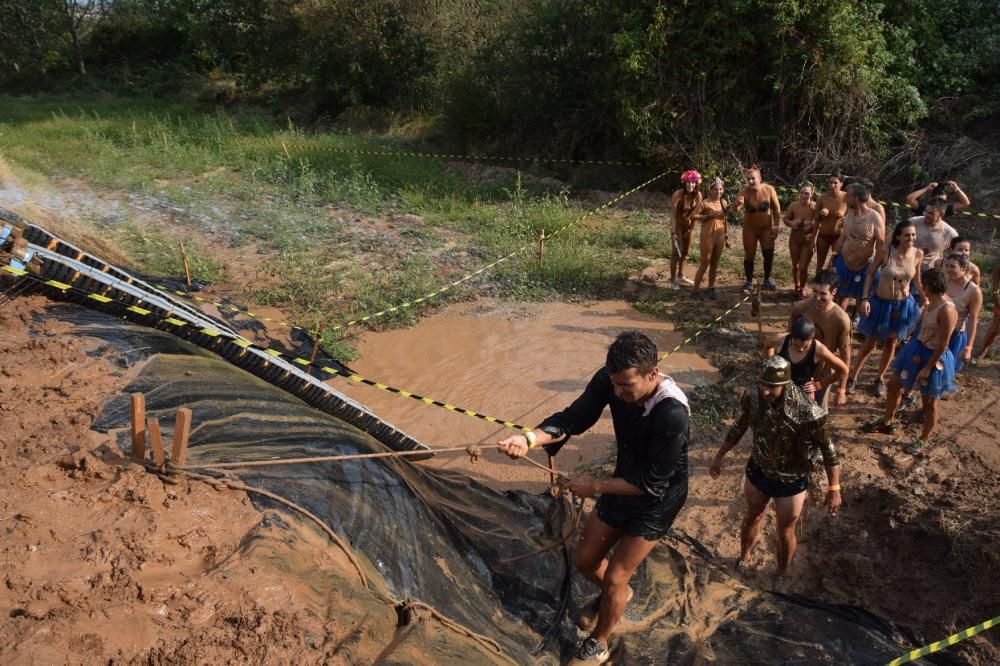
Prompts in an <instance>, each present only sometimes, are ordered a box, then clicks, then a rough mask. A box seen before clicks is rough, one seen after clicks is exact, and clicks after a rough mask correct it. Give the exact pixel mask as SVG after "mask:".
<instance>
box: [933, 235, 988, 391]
mask: <svg viewBox="0 0 1000 666" xmlns="http://www.w3.org/2000/svg"><path fill="white" fill-rule="evenodd" d="M942 270H943V271H944V274H945V276H946V277H947V278H948V291H947V294H948V298H950V299H951V302H952V303H954V304H955V310H956V311H957V312H958V321H957V322H956V324H955V330H954V331H953V332H952V334H951V340H950V341H949V343H948V349H950V350H951V353H952V354H954V355H955V372H958V371H959V370H961V369H962V367H963V366H964V365H965V362H966V361H971V360H972V345H973V344H974V343H975V341H976V332H977V329H978V328H979V314H980V312H982V309H983V292H982V290H980V289H979V287H978V286H977V285H976V283H975V282H973V281H972V277H971V276H970V275H969V260H968V259H967V258H966V257H965V255H964V254H962V253H960V252H953V253H952V254H949V255H948V256H947V258H945V260H944V263H943V266H942Z"/></svg>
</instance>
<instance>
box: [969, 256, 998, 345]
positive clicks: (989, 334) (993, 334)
mask: <svg viewBox="0 0 1000 666" xmlns="http://www.w3.org/2000/svg"><path fill="white" fill-rule="evenodd" d="M990 284H991V285H992V287H993V323H991V324H990V327H989V328H988V329H987V330H986V336H985V337H984V338H983V350H982V351H981V352H979V356H978V358H979V359H980V360H981V359H984V358H986V355H987V354H989V353H990V347H992V346H993V343H994V342H996V340H997V338H998V337H1000V264H997V265H996V267H994V268H993V273H992V274H991V275H990ZM973 342H975V341H973Z"/></svg>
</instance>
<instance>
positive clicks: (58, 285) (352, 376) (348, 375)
mask: <svg viewBox="0 0 1000 666" xmlns="http://www.w3.org/2000/svg"><path fill="white" fill-rule="evenodd" d="M0 268H2V269H3V270H4V271H6V272H8V273H11V274H12V275H15V276H17V277H27V278H30V279H32V280H35V281H36V282H38V283H40V284H44V285H45V286H48V287H52V288H53V289H58V290H59V291H64V292H65V291H75V292H78V293H80V294H82V295H84V296H85V297H86V298H89V299H90V300H93V301H96V302H98V303H101V304H103V305H117V306H118V307H121V308H122V309H124V310H126V311H128V312H133V313H135V314H138V315H140V316H144V317H148V316H154V315H153V312H152V311H151V310H148V309H146V308H144V307H141V306H139V305H134V304H133V305H126V304H125V303H122V302H120V301H117V300H115V299H113V298H108V297H107V296H104V295H102V294H97V293H94V292H89V291H87V290H86V289H81V288H79V287H74V286H73V285H70V284H66V283H65V282H59V281H58V280H46V279H44V278H40V277H38V276H35V275H33V274H31V273H29V272H28V271H25V270H21V269H19V268H14V267H13V266H3V267H0ZM158 319H159V321H160V322H162V323H165V324H170V325H171V326H173V327H175V328H183V327H186V326H192V327H194V328H197V330H198V333H202V334H204V335H208V336H210V337H213V338H216V337H227V338H231V339H232V341H233V344H235V345H238V346H240V347H243V348H244V349H254V350H257V351H261V352H263V353H265V354H267V355H269V356H273V357H275V358H281V359H283V360H287V361H291V362H293V363H295V364H296V365H299V366H301V367H304V368H315V369H317V370H320V371H322V372H324V373H326V374H328V375H333V376H339V377H343V378H345V379H348V380H350V381H352V382H354V383H356V384H364V385H366V386H371V387H373V388H377V389H379V390H380V391H386V392H388V393H395V394H396V395H400V396H403V397H404V398H410V399H411V400H416V401H418V402H421V403H423V404H425V405H432V406H434V407H440V408H442V409H445V410H447V411H449V412H455V413H456V414H464V415H465V416H470V417H473V418H476V419H480V420H482V421H487V422H488V423H495V424H497V425H502V426H504V427H507V428H513V429H515V430H521V431H527V430H531V428H529V427H527V426H523V425H521V424H519V423H515V422H513V421H508V420H507V419H501V418H498V417H495V416H490V415H488V414H483V413H481V412H477V411H475V410H472V409H466V408H464V407H459V406H458V405H453V404H451V403H449V402H444V401H443V400H436V399H434V398H429V397H427V396H424V395H420V394H419V393H414V392H413V391H407V390H405V389H401V388H397V387H395V386H389V385H388V384H384V383H382V382H377V381H375V380H373V379H368V378H367V377H362V376H361V375H359V374H357V373H353V372H347V371H344V370H337V369H336V368H331V367H329V366H321V365H316V364H315V363H310V362H309V361H307V360H306V359H304V358H297V357H294V356H291V355H289V354H287V353H285V352H282V351H280V350H277V349H271V348H268V347H262V346H260V345H256V344H254V343H252V342H250V341H249V340H244V339H242V338H233V337H232V336H231V335H230V334H228V333H224V332H222V331H217V330H215V329H211V328H204V327H198V326H197V325H194V324H190V323H188V322H186V321H183V320H181V319H177V318H176V317H158Z"/></svg>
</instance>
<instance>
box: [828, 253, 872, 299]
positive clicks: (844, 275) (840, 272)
mask: <svg viewBox="0 0 1000 666" xmlns="http://www.w3.org/2000/svg"><path fill="white" fill-rule="evenodd" d="M870 265H871V262H870V261H869V262H868V263H867V264H865V265H864V266H862V267H861V268H860V269H859V270H856V271H852V270H851V269H850V268H848V267H847V264H846V263H845V262H844V258H843V257H842V256H840V255H839V254H838V255H837V257H836V258H835V259H834V260H833V267H834V269H835V270H836V271H837V277H838V278H840V282H839V284H838V285H837V298H861V297H862V296H864V295H865V294H864V290H865V273H867V272H868V267H869V266H870Z"/></svg>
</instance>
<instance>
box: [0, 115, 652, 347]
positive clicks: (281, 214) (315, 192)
mask: <svg viewBox="0 0 1000 666" xmlns="http://www.w3.org/2000/svg"><path fill="white" fill-rule="evenodd" d="M420 148H421V146H420V145H416V144H414V143H412V142H407V141H406V140H405V138H402V137H400V136H398V135H396V134H394V133H390V134H386V135H381V136H378V135H373V134H365V135H361V134H336V135H333V134H313V133H307V132H305V131H303V130H302V129H300V128H297V127H294V126H292V125H291V124H290V123H287V124H278V123H275V122H274V121H273V120H271V119H269V118H266V117H264V116H262V115H260V114H256V113H252V112H239V113H227V112H219V113H214V114H205V113H202V112H199V111H197V110H194V109H192V108H191V107H190V106H188V105H185V104H183V103H181V102H177V103H173V102H169V101H168V102H162V101H155V102H154V101H149V100H145V101H144V100H130V99H121V98H109V97H95V98H91V99H81V98H57V97H47V98H17V97H0V153H2V155H3V156H4V157H5V158H6V159H7V160H10V161H11V162H12V163H13V164H14V165H16V166H17V167H18V173H20V174H23V173H31V172H34V173H37V174H41V175H43V176H45V177H47V178H54V179H56V180H58V179H62V178H79V179H83V180H84V181H85V182H86V183H87V184H89V185H91V186H92V187H95V188H97V189H100V190H112V191H115V192H120V191H127V192H132V193H138V194H139V195H141V196H142V197H146V198H148V199H149V200H152V201H153V202H155V203H156V204H157V205H163V206H167V207H169V208H170V209H172V214H171V222H172V223H174V226H172V227H169V228H165V227H164V226H163V225H155V228H154V227H152V226H150V225H148V224H145V223H143V222H142V221H134V220H132V219H126V220H122V221H120V222H123V224H122V225H114V226H115V227H118V228H121V229H122V231H121V232H118V240H119V241H120V243H119V245H120V246H121V249H122V250H123V251H124V252H125V253H126V254H127V256H128V258H129V260H130V261H131V262H132V263H133V264H134V265H135V266H136V267H137V268H139V269H140V270H142V271H144V272H147V273H152V274H170V275H179V274H180V272H181V264H180V257H179V252H178V251H177V250H176V247H175V246H176V240H177V239H176V238H175V237H173V235H172V234H173V233H174V232H175V230H176V232H177V234H178V237H179V236H180V235H183V237H185V238H188V239H190V240H189V241H188V253H189V258H190V259H191V263H192V269H193V272H194V273H195V275H196V277H197V278H198V279H200V280H203V281H206V282H215V281H218V280H222V279H224V277H225V267H224V266H223V265H221V264H220V263H218V262H217V261H213V260H212V259H211V258H210V257H211V252H212V248H211V246H212V245H213V244H215V243H223V244H225V245H226V246H228V247H230V248H243V247H247V248H249V247H252V248H253V251H254V252H255V254H258V255H261V256H262V262H263V264H262V271H263V272H264V273H265V274H266V275H268V276H269V278H270V279H268V280H266V281H265V283H264V284H262V285H252V284H251V285H246V289H245V291H246V293H247V294H248V297H250V298H252V299H253V300H254V301H255V302H258V303H261V304H267V305H275V306H279V307H282V308H283V309H285V310H286V312H287V314H288V315H289V317H290V318H292V319H293V320H300V319H301V320H303V321H306V322H309V323H310V325H312V324H313V323H316V324H318V323H320V322H322V323H324V325H326V326H327V327H328V328H331V327H333V326H335V325H336V324H337V323H341V322H343V321H346V320H347V319H352V318H357V317H359V316H363V315H365V314H369V313H371V312H375V311H380V310H385V309H387V308H391V307H392V306H394V305H397V304H399V303H401V302H404V301H412V300H413V299H415V298H418V297H420V296H424V295H426V294H428V293H429V292H431V291H433V290H435V289H437V288H439V287H441V286H443V285H444V284H446V283H448V282H450V281H453V280H455V279H457V278H459V277H461V276H463V275H465V274H467V273H469V272H471V271H474V270H476V269H478V268H480V267H481V266H483V265H485V264H487V263H490V262H492V261H494V260H496V259H498V258H500V257H503V256H505V255H507V254H509V253H511V252H514V251H515V250H517V249H519V248H523V247H526V246H527V247H528V251H526V252H524V253H522V254H520V255H518V256H517V257H515V258H514V259H512V260H510V261H507V262H504V263H503V264H501V265H500V266H498V267H497V268H496V269H495V270H493V271H490V272H489V273H487V274H485V275H483V276H480V277H477V278H476V279H475V280H471V281H469V282H467V283H465V284H463V285H462V286H461V287H458V288H455V289H452V290H449V291H448V292H446V294H444V296H443V297H442V298H439V299H431V301H430V303H436V302H440V301H443V300H448V299H459V298H468V297H470V296H472V295H473V294H475V293H489V294H493V295H502V296H507V297H513V298H520V299H542V298H550V297H553V296H559V295H571V296H572V295H583V296H596V295H607V294H612V293H616V291H617V289H618V288H619V287H621V285H622V283H623V281H624V280H625V278H626V276H627V274H628V272H629V271H630V270H632V269H635V268H638V267H640V266H641V265H642V263H643V257H648V256H665V255H666V254H667V252H668V250H669V236H668V234H666V233H665V230H664V229H663V228H662V227H660V226H657V225H655V224H654V223H653V222H652V220H651V218H650V216H649V215H648V214H647V213H632V214H628V215H625V214H621V213H619V212H617V211H611V212H607V211H606V212H603V213H602V214H601V215H600V216H588V215H585V214H586V213H587V209H586V208H585V207H582V206H581V205H579V204H577V203H576V202H575V201H574V200H573V198H572V197H571V192H570V191H569V190H568V189H567V188H565V187H559V186H558V184H556V185H553V184H552V181H541V180H539V179H538V178H536V177H531V176H527V175H524V174H522V173H520V172H517V171H515V170H511V169H500V168H496V167H493V166H486V167H483V166H479V165H465V164H460V165H456V164H453V163H446V162H443V161H440V160H436V159H419V158H402V159H397V158H390V157H385V156H382V155H373V154H366V152H367V151H386V150H388V151H409V150H419V149H420ZM19 180H23V179H20V178H19ZM581 218H582V219H581ZM86 221H87V220H84V222H86ZM105 221H106V220H105ZM574 223H575V224H574ZM568 225H571V226H570V228H569V229H567V230H566V231H563V232H561V233H560V234H559V235H558V236H557V237H555V238H552V239H550V240H549V241H547V242H546V244H545V260H544V263H542V264H539V262H538V260H537V252H536V249H535V247H536V245H537V239H538V237H539V234H540V233H541V232H542V231H543V230H544V231H545V233H546V234H549V235H551V234H552V233H553V232H554V231H556V230H557V229H561V228H563V227H566V226H568ZM197 239H201V240H202V241H203V242H198V241H197ZM424 307H426V305H423V304H422V305H419V306H415V307H409V308H404V309H401V310H397V311H395V312H393V313H392V314H391V315H390V316H387V317H385V318H384V319H379V320H378V321H375V322H372V324H373V325H376V326H386V325H407V324H410V323H412V322H413V321H415V318H416V317H417V316H419V314H420V313H421V311H422V310H423V308H424ZM325 341H327V343H328V344H336V345H339V346H340V347H341V348H342V350H344V353H345V354H347V355H348V356H349V355H350V349H349V346H348V345H349V338H345V337H343V336H342V335H339V336H329V339H328V340H326V337H325Z"/></svg>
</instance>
